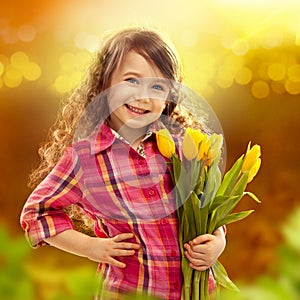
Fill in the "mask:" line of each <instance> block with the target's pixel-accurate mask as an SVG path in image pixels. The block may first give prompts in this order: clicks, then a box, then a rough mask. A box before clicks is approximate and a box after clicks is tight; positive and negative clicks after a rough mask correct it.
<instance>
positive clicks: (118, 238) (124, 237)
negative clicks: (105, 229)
mask: <svg viewBox="0 0 300 300" xmlns="http://www.w3.org/2000/svg"><path fill="white" fill-rule="evenodd" d="M133 237H134V234H133V233H130V232H129V233H120V234H118V235H116V236H114V237H113V238H112V239H113V240H114V241H115V242H122V241H124V240H128V239H131V238H133Z"/></svg>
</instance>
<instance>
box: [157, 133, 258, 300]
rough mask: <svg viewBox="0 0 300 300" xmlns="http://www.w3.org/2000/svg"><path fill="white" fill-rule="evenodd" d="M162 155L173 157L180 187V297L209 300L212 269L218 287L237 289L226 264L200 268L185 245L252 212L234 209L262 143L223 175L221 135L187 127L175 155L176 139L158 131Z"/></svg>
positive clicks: (172, 167)
mask: <svg viewBox="0 0 300 300" xmlns="http://www.w3.org/2000/svg"><path fill="white" fill-rule="evenodd" d="M156 138H157V145H158V148H159V151H160V152H161V154H162V155H163V156H165V157H167V158H169V159H170V163H169V168H170V171H171V176H172V179H173V182H174V185H175V190H176V205H177V206H176V207H177V213H178V222H179V244H180V251H181V255H182V261H181V269H182V273H183V287H182V299H185V300H187V299H191V298H192V299H197V300H199V299H202V300H204V299H209V292H208V278H209V272H210V271H211V272H212V274H213V276H214V278H215V281H216V283H217V285H218V286H220V285H222V286H223V287H225V288H229V289H235V290H237V287H236V286H235V285H234V283H233V282H232V281H231V280H230V279H229V278H228V275H227V273H226V270H225V268H224V267H223V266H222V264H221V263H220V262H219V261H217V262H216V263H215V264H214V265H213V266H212V267H211V270H205V271H198V270H195V269H192V268H191V267H190V266H189V261H188V259H187V258H186V257H185V255H184V252H185V249H184V247H183V245H184V244H185V243H187V242H189V241H190V240H192V239H193V238H195V237H196V236H198V235H201V234H206V233H209V234H212V233H213V232H214V231H215V230H216V229H217V228H219V227H221V226H223V225H226V224H229V223H232V222H236V221H238V220H241V219H243V218H245V217H247V216H248V215H249V214H251V213H252V212H253V210H249V211H243V212H237V213H233V212H232V211H233V209H234V208H235V207H236V205H237V204H238V203H239V201H240V200H241V199H242V197H243V196H244V195H249V196H250V197H251V198H253V199H254V200H255V201H257V202H260V201H259V200H258V198H257V197H256V196H255V195H254V194H252V193H250V192H245V189H246V186H247V184H248V183H249V182H250V181H251V180H252V179H253V177H254V176H255V175H256V174H257V172H258V170H259V168H260V164H261V159H260V154H261V152H260V146H259V145H254V146H253V147H251V142H250V143H249V144H248V149H247V151H246V154H245V155H242V156H241V157H240V158H239V159H238V160H237V161H236V162H235V163H234V165H233V166H232V167H231V169H230V170H229V171H228V172H227V173H226V174H225V176H224V178H223V179H222V175H221V172H220V170H219V167H218V165H219V161H220V158H221V147H222V143H223V137H222V135H219V134H212V135H206V134H204V133H202V132H201V131H200V130H196V129H191V128H187V129H186V131H185V134H184V137H183V141H182V145H181V147H180V152H182V153H176V149H175V143H174V140H173V138H172V136H171V134H170V133H169V131H168V130H167V129H162V130H159V131H158V132H157V134H156Z"/></svg>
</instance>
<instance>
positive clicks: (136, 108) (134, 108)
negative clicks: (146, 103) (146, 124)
mask: <svg viewBox="0 0 300 300" xmlns="http://www.w3.org/2000/svg"><path fill="white" fill-rule="evenodd" d="M125 106H126V108H127V109H128V110H130V111H132V112H134V113H136V114H139V115H143V114H146V113H148V112H149V110H147V109H142V108H138V107H134V106H131V105H129V104H125Z"/></svg>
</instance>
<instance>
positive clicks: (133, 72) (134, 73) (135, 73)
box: [123, 71, 142, 77]
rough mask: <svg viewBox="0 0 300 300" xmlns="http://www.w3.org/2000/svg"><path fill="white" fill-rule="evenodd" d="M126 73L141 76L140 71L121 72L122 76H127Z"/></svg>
mask: <svg viewBox="0 0 300 300" xmlns="http://www.w3.org/2000/svg"><path fill="white" fill-rule="evenodd" d="M128 75H133V76H137V77H142V76H141V74H140V73H138V72H135V71H129V72H126V73H124V74H123V76H128Z"/></svg>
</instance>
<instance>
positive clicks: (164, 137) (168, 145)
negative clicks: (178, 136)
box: [156, 129, 175, 158]
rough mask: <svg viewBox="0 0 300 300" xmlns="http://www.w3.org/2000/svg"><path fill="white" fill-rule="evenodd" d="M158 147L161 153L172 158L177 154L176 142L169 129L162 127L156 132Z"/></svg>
mask: <svg viewBox="0 0 300 300" xmlns="http://www.w3.org/2000/svg"><path fill="white" fill-rule="evenodd" d="M156 141H157V147H158V150H159V151H160V153H161V154H162V155H163V156H165V157H167V158H171V157H172V155H173V154H175V143H174V140H173V138H172V136H171V134H170V132H169V131H168V130H167V129H161V130H158V131H157V132H156Z"/></svg>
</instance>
